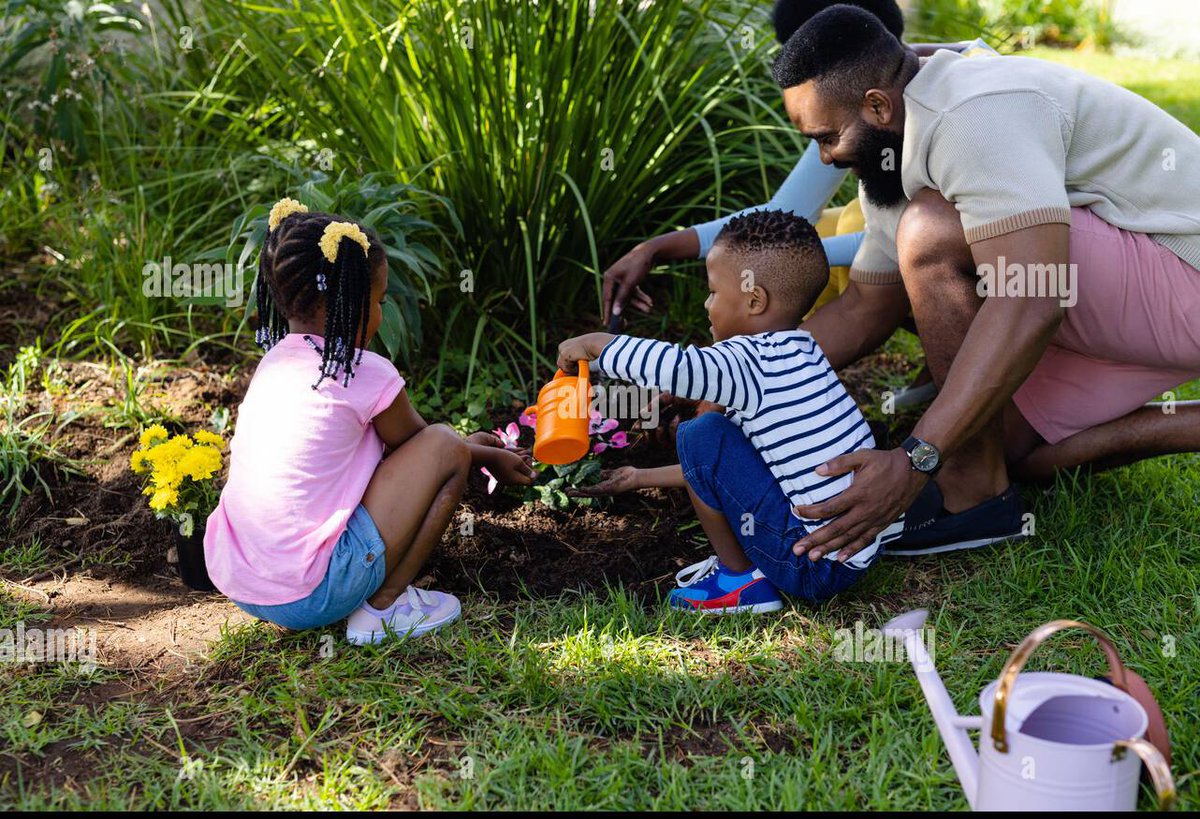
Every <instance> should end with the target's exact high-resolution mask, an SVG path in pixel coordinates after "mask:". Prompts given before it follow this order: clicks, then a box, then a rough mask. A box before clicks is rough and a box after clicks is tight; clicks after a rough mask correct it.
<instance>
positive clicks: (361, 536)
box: [233, 504, 387, 631]
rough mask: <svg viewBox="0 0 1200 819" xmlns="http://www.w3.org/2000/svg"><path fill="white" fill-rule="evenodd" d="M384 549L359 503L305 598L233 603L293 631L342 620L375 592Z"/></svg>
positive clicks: (383, 569)
mask: <svg viewBox="0 0 1200 819" xmlns="http://www.w3.org/2000/svg"><path fill="white" fill-rule="evenodd" d="M386 558H387V549H386V547H385V546H384V543H383V537H382V536H381V535H380V534H379V530H378V529H376V528H375V521H373V520H371V516H370V515H369V514H368V513H367V510H366V507H364V506H363V505H362V504H359V505H358V508H357V509H355V510H354V513H353V514H351V515H350V522H349V523H348V524H347V525H346V531H345V532H342V536H341V537H340V538H338V542H337V544H336V545H335V546H334V547H333V554H332V555H331V556H330V558H329V569H328V570H327V571H326V572H325V579H324V580H322V581H321V583H320V585H319V586H317V587H316V588H315V589H313V590H312V593H311V594H309V595H308V597H304V598H301V599H300V600H295V601H293V602H291V603H280V604H279V605H277V606H259V605H256V604H254V603H239V602H238V601H237V600H234V601H233V602H234V603H235V604H236V605H237V607H238V608H240V609H241V610H242V611H244V612H246V613H247V614H253V615H254V616H255V617H257V618H259V619H260V620H268V621H270V622H272V623H275V624H276V625H280V626H283V627H284V628H290V629H295V630H297V631H299V630H301V629H306V628H319V627H320V626H327V625H329V624H330V623H336V622H337V621H338V620H342V619H345V618H346V617H349V616H350V613H351V612H353V611H354V610H355V609H357V608H358V607H359V606H361V605H362V604H363V603H364V602H365V601H366V599H367V598H368V597H370V596H371V595H373V594H374V593H375V592H377V591H379V587H380V586H382V585H383V580H384V578H385V577H386V576H387V559H386Z"/></svg>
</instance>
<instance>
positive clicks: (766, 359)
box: [558, 210, 903, 614]
mask: <svg viewBox="0 0 1200 819" xmlns="http://www.w3.org/2000/svg"><path fill="white" fill-rule="evenodd" d="M707 265H708V290H709V294H708V300H707V301H706V302H705V305H704V306H705V309H706V310H707V311H708V318H709V321H710V322H711V323H712V326H711V327H710V330H711V331H712V336H713V341H714V342H715V343H714V344H713V345H712V346H711V347H688V348H686V349H683V348H681V347H679V346H678V345H675V344H671V343H668V342H665V341H655V340H653V339H642V338H633V337H631V336H613V335H610V334H608V333H591V334H589V335H584V336H579V337H577V338H572V339H568V340H567V341H564V342H563V343H562V344H561V345H559V348H558V366H559V367H561V368H562V369H563V370H564V371H566V372H569V373H573V372H575V371H576V367H577V362H578V361H579V360H581V359H586V360H588V361H594V362H596V363H595V366H594V369H596V370H598V371H599V372H600V373H601V374H603V375H604V376H607V377H609V378H616V379H621V380H625V381H631V382H633V383H635V384H639V385H641V386H643V387H657V388H659V389H662V390H664V391H666V392H669V393H671V394H672V395H677V396H681V397H685V398H690V399H695V400H704V401H711V402H714V403H717V404H720V405H721V406H723V407H726V412H725V413H724V414H721V413H717V412H709V413H704V414H702V415H700V416H699V417H697V418H695V419H693V420H691V421H688V422H687V423H684V424H681V425H680V426H679V430H678V432H677V434H676V447H677V450H678V453H679V461H680V463H679V464H678V465H675V466H669V467H662V468H659V469H645V470H636V471H635V470H624V471H623V472H622V474H621V475H620V476H619V477H618V478H617V480H614V481H610V482H609V486H608V490H609V491H618V492H619V491H627V490H629V489H635V488H645V487H650V486H678V487H686V488H687V490H688V494H689V495H690V496H691V499H692V505H693V506H694V507H695V509H696V515H697V516H698V517H699V518H700V523H701V525H702V526H703V527H704V531H705V534H707V535H708V538H709V541H710V542H711V543H712V546H713V550H714V551H715V552H716V555H715V556H713V557H711V558H708V559H707V560H704V561H701V562H700V563H697V564H695V565H694V566H690V567H688V568H687V569H684V570H683V571H681V572H680V573H679V574H678V575H677V577H676V580H677V581H678V587H677V588H676V589H674V590H673V591H672V592H671V594H670V597H669V599H668V603H669V604H670V605H671V606H672V607H674V608H679V609H684V610H687V611H692V612H699V613H703V614H729V613H735V612H768V611H778V610H779V609H781V608H782V607H783V600H782V599H781V597H780V594H779V593H780V592H781V591H782V592H784V593H786V594H789V595H793V596H796V597H801V598H804V599H806V600H813V601H819V600H826V599H828V598H830V597H832V596H833V595H835V594H837V593H838V592H839V591H842V590H843V589H845V588H847V587H849V586H850V585H852V584H853V583H854V582H856V581H857V580H858V579H859V578H860V577H861V576H862V574H863V572H864V571H865V570H866V568H867V567H868V566H870V565H871V564H872V563H874V562H875V560H876V558H877V556H878V555H879V553H880V551H881V548H882V545H883V544H884V543H886V542H888V541H889V540H893V539H895V538H896V537H898V536H899V535H900V533H901V532H902V530H903V518H901V520H898V521H896V522H895V523H893V524H892V525H891V526H889V527H887V528H886V529H884V530H883V531H882V532H880V534H879V535H878V536H877V537H876V539H875V542H874V543H873V544H872V545H871V546H868V547H867V548H866V549H863V550H862V551H860V552H859V553H858V554H856V555H854V557H853V558H851V559H849V560H847V561H846V562H844V563H842V562H839V561H838V560H837V559H836V555H834V554H830V555H828V556H827V557H826V558H823V559H818V560H815V561H814V560H810V559H808V558H805V557H798V556H797V555H796V554H795V553H794V552H793V550H792V547H793V545H794V544H795V543H796V542H797V541H798V540H800V539H801V538H802V537H804V536H805V535H806V534H807V533H808V531H809V530H811V529H813V528H816V527H819V526H823V525H824V524H826V523H828V522H829V521H828V520H805V519H802V518H800V517H798V516H797V515H796V513H795V512H794V511H793V507H794V506H802V505H808V504H815V503H820V502H821V501H824V500H827V499H829V498H831V497H833V496H835V495H837V494H838V493H840V492H842V491H843V490H845V489H846V488H847V487H849V486H850V484H851V481H852V476H851V475H842V476H837V477H824V476H822V475H819V474H817V472H816V468H817V467H818V466H820V465H821V464H823V463H825V462H826V461H828V460H830V459H831V458H835V457H837V456H839V455H844V454H846V453H849V452H853V451H855V450H859V449H864V448H873V447H874V446H875V441H874V438H873V437H872V435H871V431H870V429H869V427H868V426H867V423H866V421H865V420H864V419H863V417H862V414H861V413H860V412H859V410H858V406H857V405H856V404H855V403H854V400H853V399H852V398H851V397H850V396H849V394H848V393H847V392H846V390H845V388H844V387H843V386H842V383H841V382H840V381H839V380H838V378H837V375H835V374H834V372H833V369H832V368H831V367H830V366H829V362H828V361H826V359H825V356H824V354H823V353H822V352H821V350H820V348H819V347H818V346H817V344H816V342H815V341H814V340H813V337H812V336H811V335H809V334H808V333H806V332H804V331H802V330H797V329H796V326H797V325H798V324H799V322H800V318H801V316H803V315H804V314H805V313H806V312H807V311H808V309H809V308H810V307H811V306H812V304H813V302H814V301H815V300H816V298H817V296H818V295H819V294H820V293H821V291H822V290H823V289H824V287H825V284H826V282H827V281H828V278H829V265H828V263H827V261H826V257H825V251H824V250H823V249H822V247H821V240H820V239H819V238H818V237H817V233H816V231H815V230H814V229H813V227H812V225H810V224H809V223H808V222H807V221H806V220H804V219H802V218H800V217H798V216H794V215H792V214H790V213H784V212H783V211H778V210H775V211H756V212H753V213H749V214H746V215H744V216H740V217H737V218H734V219H732V220H730V222H729V223H728V224H727V225H726V226H725V228H724V229H723V230H722V231H721V233H720V234H719V235H718V236H717V239H716V241H715V242H714V243H713V247H712V250H711V251H710V252H709V254H708V258H707Z"/></svg>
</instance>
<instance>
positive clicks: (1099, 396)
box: [1013, 208, 1200, 444]
mask: <svg viewBox="0 0 1200 819" xmlns="http://www.w3.org/2000/svg"><path fill="white" fill-rule="evenodd" d="M1071 263H1072V264H1074V265H1077V266H1078V268H1077V269H1078V285H1077V287H1076V291H1075V295H1076V296H1077V298H1078V300H1077V302H1076V303H1075V304H1074V306H1070V307H1067V309H1066V316H1065V317H1064V319H1063V322H1062V324H1061V325H1059V328H1058V332H1057V333H1056V334H1055V336H1054V338H1053V339H1052V340H1051V342H1050V346H1049V347H1047V348H1046V352H1045V354H1044V355H1043V356H1042V359H1041V361H1039V362H1038V365H1037V367H1035V368H1034V370H1033V372H1032V373H1030V375H1029V378H1028V379H1026V380H1025V383H1024V384H1022V385H1021V387H1020V389H1018V390H1017V392H1016V394H1015V395H1013V401H1014V402H1015V403H1016V405H1017V409H1019V410H1020V411H1021V414H1022V415H1023V416H1025V420H1026V421H1028V422H1029V424H1030V425H1031V426H1032V427H1033V428H1034V429H1035V430H1036V431H1037V432H1038V434H1039V435H1041V436H1042V438H1044V439H1045V440H1046V441H1047V442H1048V443H1051V444H1057V443H1058V442H1059V441H1061V440H1063V439H1064V438H1068V437H1070V436H1071V435H1074V434H1075V433H1077V432H1080V431H1081V430H1085V429H1091V428H1092V427H1095V426H1099V425H1100V424H1103V423H1105V422H1107V421H1111V420H1113V419H1114V418H1120V417H1121V416H1123V415H1128V414H1129V413H1131V412H1133V411H1134V410H1135V409H1137V408H1138V407H1140V406H1142V405H1143V404H1145V403H1147V402H1149V401H1152V400H1154V399H1156V398H1160V397H1161V396H1162V395H1163V393H1165V392H1167V391H1169V390H1171V389H1172V388H1174V387H1177V386H1179V385H1180V384H1184V383H1186V382H1188V381H1191V380H1192V379H1194V378H1200V271H1198V270H1196V268H1194V267H1192V266H1191V265H1189V264H1188V263H1187V262H1185V261H1183V260H1182V259H1180V258H1179V257H1178V256H1176V255H1175V254H1174V253H1172V252H1171V251H1169V250H1167V249H1166V248H1165V247H1163V246H1162V245H1159V244H1158V243H1157V242H1155V241H1154V240H1153V239H1151V238H1150V237H1149V236H1147V235H1145V234H1142V233H1130V232H1129V231H1125V230H1121V229H1120V228H1117V227H1113V226H1112V225H1110V224H1108V223H1107V222H1105V221H1104V220H1102V219H1100V218H1099V217H1098V216H1096V215H1095V214H1093V213H1092V212H1091V211H1090V210H1088V209H1086V208H1072V209H1071Z"/></svg>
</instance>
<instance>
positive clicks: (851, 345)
mask: <svg viewBox="0 0 1200 819" xmlns="http://www.w3.org/2000/svg"><path fill="white" fill-rule="evenodd" d="M851 275H853V271H852V272H851ZM908 310H909V306H908V296H907V295H905V293H904V285H903V284H902V283H897V284H863V283H861V282H856V281H854V280H853V279H851V281H850V285H849V286H848V287H847V288H846V290H845V292H843V293H842V294H841V295H839V296H838V297H837V298H836V299H834V300H833V301H831V302H829V303H828V304H826V305H824V306H823V307H821V309H820V310H818V311H817V312H815V313H813V314H812V316H810V317H809V319H808V320H807V321H805V322H804V323H803V324H801V325H800V329H801V330H807V331H808V332H810V333H812V335H813V338H815V339H816V340H817V344H819V345H820V346H821V350H822V352H824V353H825V357H826V358H827V359H829V363H830V365H831V366H832V367H833V368H834V369H835V370H840V369H842V368H843V367H848V366H850V365H851V364H853V363H854V362H856V361H858V360H859V359H860V358H862V357H863V356H865V355H868V354H870V353H872V352H874V351H875V350H876V349H878V348H879V346H880V345H882V344H883V343H884V342H885V341H887V340H888V339H889V338H891V336H892V333H894V332H896V328H897V327H899V326H900V323H901V322H902V321H904V317H905V316H907V315H908Z"/></svg>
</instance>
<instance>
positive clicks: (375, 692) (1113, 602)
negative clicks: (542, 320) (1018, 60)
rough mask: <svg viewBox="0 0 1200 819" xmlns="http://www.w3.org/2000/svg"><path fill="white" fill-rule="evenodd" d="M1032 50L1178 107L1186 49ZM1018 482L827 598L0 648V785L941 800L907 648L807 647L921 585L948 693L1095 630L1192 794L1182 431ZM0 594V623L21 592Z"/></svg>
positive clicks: (1065, 656) (561, 607) (948, 789)
mask: <svg viewBox="0 0 1200 819" xmlns="http://www.w3.org/2000/svg"><path fill="white" fill-rule="evenodd" d="M1039 56H1047V57H1050V58H1052V59H1061V60H1063V61H1068V62H1072V63H1074V64H1077V65H1079V66H1080V67H1081V68H1084V69H1086V70H1088V71H1091V72H1093V73H1096V74H1100V75H1103V76H1110V77H1112V78H1113V79H1115V80H1117V81H1120V82H1122V83H1126V84H1129V85H1130V87H1132V88H1134V89H1135V90H1137V91H1139V92H1140V93H1144V94H1146V95H1147V96H1150V97H1151V98H1153V99H1156V100H1161V101H1162V103H1163V104H1164V105H1165V106H1167V107H1168V108H1169V109H1170V110H1171V111H1172V112H1173V113H1174V114H1175V115H1176V116H1179V117H1181V118H1183V119H1185V121H1187V122H1188V123H1189V124H1190V125H1192V127H1193V128H1196V127H1200V66H1197V65H1195V64H1185V63H1178V62H1166V63H1145V62H1139V61H1135V60H1129V59H1124V58H1121V59H1117V58H1112V57H1104V56H1080V55H1074V54H1061V53H1057V52H1054V53H1047V52H1039ZM897 343H903V342H897ZM1189 394H1191V395H1192V396H1198V395H1200V392H1198V391H1197V390H1196V385H1192V387H1190V388H1189ZM1026 497H1027V498H1028V500H1029V501H1030V503H1031V509H1032V511H1033V513H1034V515H1035V518H1034V523H1035V526H1036V531H1035V536H1034V537H1033V538H1031V539H1030V540H1028V541H1026V542H1024V543H1020V544H1014V545H1008V546H1003V547H999V548H995V549H992V550H987V551H982V552H979V553H975V554H963V555H952V556H947V557H943V558H927V559H923V560H920V561H916V562H900V561H893V560H887V561H884V562H883V563H881V564H880V565H879V566H878V567H877V568H876V569H875V570H873V572H872V574H871V576H869V577H868V579H867V580H866V581H865V582H864V583H863V584H861V585H860V586H858V587H856V588H855V589H854V590H852V591H851V592H850V593H849V594H847V595H845V596H844V597H842V598H840V599H838V600H837V601H835V602H834V603H833V604H831V605H829V606H827V607H824V608H822V609H811V608H807V607H804V606H799V605H797V606H794V607H793V608H790V609H789V610H787V611H785V612H784V613H783V614H782V615H781V616H766V617H761V618H758V619H751V620H747V619H734V618H726V619H716V620H715V619H704V620H696V619H689V618H687V617H681V616H671V615H669V614H668V613H666V612H664V611H663V610H662V609H661V608H660V607H659V606H657V605H656V604H654V603H653V602H646V601H642V600H638V599H635V598H634V597H632V596H630V595H629V594H627V593H626V592H624V591H622V590H620V589H611V590H608V591H607V592H601V593H593V592H589V593H576V592H573V591H571V590H564V592H563V594H562V595H561V596H560V597H555V598H552V599H546V598H529V599H526V600H524V601H521V602H518V603H508V604H497V603H496V602H494V601H493V600H491V599H490V598H489V597H488V596H487V595H486V594H485V593H479V594H476V595H473V596H470V597H468V598H467V599H466V600H465V601H464V618H463V621H462V622H461V623H459V624H456V625H455V626H453V627H451V628H450V629H448V630H447V631H446V632H445V633H444V634H443V635H442V636H440V637H437V638H434V639H428V640H422V641H419V642H413V643H411V644H402V643H397V644H390V645H387V646H384V647H381V648H365V649H353V648H351V647H349V646H348V645H347V644H346V643H345V642H344V640H342V638H341V634H340V632H337V631H331V632H330V633H329V634H330V636H331V637H332V639H326V638H325V637H324V636H323V635H319V634H299V635H283V634H281V633H279V632H278V631H276V630H274V629H271V628H268V627H266V626H247V627H240V628H238V629H236V630H232V631H230V632H228V633H226V634H224V636H223V637H222V639H221V640H220V641H218V642H217V643H216V644H215V645H214V646H213V648H212V651H211V658H210V659H209V660H208V661H206V662H204V663H202V664H200V665H199V666H198V667H195V668H194V669H193V670H191V671H189V672H187V673H182V672H181V673H178V674H175V675H173V676H169V677H149V678H140V679H138V680H137V684H138V686H139V687H140V688H141V689H142V693H141V694H140V695H139V696H138V697H135V698H128V697H111V696H110V695H109V693H108V692H109V691H110V688H109V686H110V685H111V684H112V683H113V681H114V680H115V679H116V678H117V677H118V676H121V675H123V674H125V672H121V671H114V670H108V669H103V668H102V669H100V670H98V671H97V672H96V673H95V674H93V675H91V676H90V677H85V676H81V675H80V674H78V673H75V672H73V671H71V670H70V669H69V668H63V667H59V666H50V665H42V666H11V667H5V668H3V669H2V670H0V806H2V807H3V808H5V809H9V808H16V807H20V808H26V809H29V808H51V807H53V808H71V807H78V808H113V809H127V808H145V807H159V808H172V807H174V808H179V807H190V808H233V809H236V808H247V807H248V808H302V807H309V808H381V807H387V806H393V807H402V806H418V805H419V806H421V807H426V808H440V809H460V808H474V809H526V808H528V809H536V808H557V809H571V808H605V809H617V808H630V809H651V808H658V809H677V810H691V809H721V808H726V809H735V810H736V809H746V808H760V809H854V808H873V809H898V810H904V809H909V810H917V809H943V810H953V809H961V808H963V807H965V802H964V800H963V798H962V794H961V793H960V791H959V788H958V785H957V783H956V780H955V777H954V774H953V771H952V769H951V766H950V763H949V760H948V757H947V755H946V753H945V749H944V747H943V745H942V742H941V740H940V738H939V737H938V735H937V732H936V730H935V728H934V725H933V722H932V719H931V718H930V715H929V712H928V709H927V708H926V706H925V703H924V700H923V698H922V696H921V693H920V690H919V688H918V685H917V682H916V680H915V678H914V675H913V673H912V671H911V669H910V668H909V667H908V666H907V665H906V664H901V663H897V662H851V661H844V660H840V659H838V658H837V657H835V656H834V654H833V651H832V646H833V644H834V639H835V636H834V635H835V632H836V630H837V629H840V628H853V627H854V625H855V623H856V622H861V623H862V624H863V625H864V627H865V628H873V627H877V626H879V625H882V624H883V623H884V622H885V621H886V620H888V619H889V618H890V617H892V616H893V615H895V614H897V613H899V612H901V611H904V610H906V609H908V608H913V607H918V606H921V607H927V608H929V609H930V610H931V618H930V624H931V625H932V626H933V628H934V629H935V635H936V658H937V664H938V666H939V668H940V670H941V672H942V674H943V677H944V678H945V680H946V684H947V687H948V688H949V690H950V692H951V694H952V696H953V697H954V700H955V702H956V704H957V705H958V707H959V710H960V711H961V712H962V713H977V709H978V702H977V695H978V692H979V690H980V689H981V688H982V687H983V686H984V685H985V684H986V683H987V682H989V681H990V680H992V679H994V678H995V677H996V676H997V675H998V673H999V671H1000V668H1001V666H1002V665H1003V662H1004V660H1005V658H1006V656H1007V654H1008V652H1009V651H1010V650H1011V649H1012V647H1013V646H1014V645H1015V644H1016V643H1017V642H1018V641H1019V640H1020V639H1021V638H1022V637H1023V636H1024V635H1025V634H1026V633H1027V632H1029V631H1030V630H1031V629H1033V628H1034V627H1036V626H1037V625H1039V624H1041V623H1043V622H1045V621H1048V620H1051V619H1055V618H1061V617H1069V618H1077V619H1082V620H1085V621H1087V622H1089V623H1092V624H1094V625H1096V626H1099V627H1100V628H1102V629H1104V630H1105V631H1107V632H1108V633H1109V634H1110V635H1111V636H1112V637H1113V639H1114V641H1115V642H1116V644H1117V646H1118V649H1119V651H1120V653H1121V655H1122V656H1123V657H1124V658H1125V660H1126V662H1127V663H1128V664H1129V665H1130V667H1132V668H1133V669H1134V670H1136V671H1137V672H1138V673H1139V674H1141V675H1142V676H1143V677H1145V679H1146V680H1147V682H1148V683H1149V684H1150V687H1151V688H1152V689H1153V690H1154V691H1155V692H1156V693H1157V695H1158V697H1159V701H1160V703H1161V705H1162V708H1163V711H1164V712H1165V714H1166V717H1167V721H1168V725H1169V729H1170V731H1171V733H1172V738H1173V741H1174V765H1173V768H1174V772H1175V776H1176V780H1177V784H1178V785H1179V789H1180V797H1181V805H1182V806H1183V807H1187V808H1191V809H1193V810H1195V809H1198V808H1200V789H1198V787H1197V771H1198V769H1200V647H1198V641H1200V625H1198V622H1200V621H1198V619H1197V611H1200V456H1195V455H1193V456H1181V457H1171V458H1162V459H1158V460H1155V461H1153V462H1148V463H1143V464H1139V465H1135V466H1132V467H1129V468H1125V469H1121V470H1118V471H1115V472H1112V473H1107V474H1101V475H1096V476H1080V477H1064V478H1062V479H1060V481H1059V482H1058V484H1057V486H1055V487H1054V488H1053V489H1052V490H1032V491H1028V492H1026ZM481 583H482V585H483V586H484V587H486V584H487V579H486V577H485V578H481ZM0 594H2V593H0ZM0 601H2V602H0V616H2V619H3V620H4V621H6V624H7V623H15V622H16V621H17V620H18V619H23V620H25V621H26V622H27V623H29V624H31V625H32V624H33V623H35V622H36V621H37V619H38V617H39V607H38V606H35V605H32V604H27V603H24V602H18V601H17V598H16V597H13V596H9V597H0ZM1030 667H1031V668H1034V669H1054V670H1076V671H1078V672H1081V673H1085V674H1089V675H1091V674H1099V673H1101V672H1102V669H1103V659H1102V655H1101V654H1100V652H1099V651H1098V649H1097V648H1096V647H1095V646H1094V645H1093V644H1091V643H1090V642H1089V640H1088V639H1087V638H1085V637H1084V636H1083V635H1081V634H1071V633H1067V634H1063V635H1060V636H1059V637H1057V638H1055V639H1054V640H1053V641H1052V643H1051V644H1050V645H1049V646H1047V647H1046V648H1045V649H1044V650H1043V652H1042V653H1041V654H1039V655H1038V656H1037V657H1035V659H1034V661H1033V662H1032V663H1031V665H1030ZM60 756H61V757H66V758H68V759H69V760H71V761H70V763H69V764H64V765H61V766H59V765H56V763H55V762H54V760H55V759H56V757H60ZM1141 804H1142V806H1143V807H1148V806H1149V805H1150V804H1151V800H1150V797H1149V795H1148V794H1143V800H1142V803H1141Z"/></svg>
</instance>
